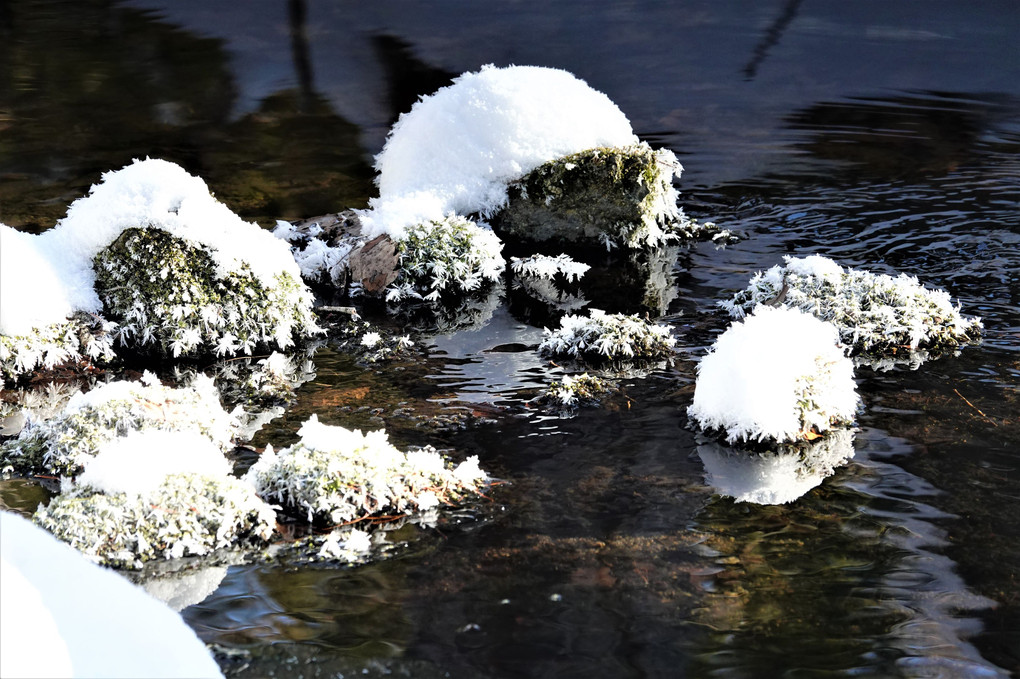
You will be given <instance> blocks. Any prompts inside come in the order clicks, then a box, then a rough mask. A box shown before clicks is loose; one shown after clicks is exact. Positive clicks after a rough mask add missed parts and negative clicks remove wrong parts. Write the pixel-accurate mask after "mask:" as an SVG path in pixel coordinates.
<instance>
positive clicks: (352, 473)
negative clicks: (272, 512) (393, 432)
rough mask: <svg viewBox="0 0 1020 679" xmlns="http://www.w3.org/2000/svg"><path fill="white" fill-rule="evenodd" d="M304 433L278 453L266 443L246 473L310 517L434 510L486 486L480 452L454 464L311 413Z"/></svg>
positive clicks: (343, 519) (266, 493) (332, 521)
mask: <svg viewBox="0 0 1020 679" xmlns="http://www.w3.org/2000/svg"><path fill="white" fill-rule="evenodd" d="M298 434H299V435H300V436H301V441H300V442H298V443H297V444H295V445H293V446H290V447H288V448H284V449H283V450H281V451H280V452H279V453H277V452H275V451H273V450H272V449H271V448H267V449H266V452H265V453H263V455H262V457H261V458H260V459H259V461H258V462H256V463H255V465H253V466H252V467H251V469H250V470H249V471H248V473H247V474H246V475H245V479H246V480H247V481H248V482H249V483H251V484H252V486H253V487H254V488H255V490H256V492H257V493H258V495H259V496H260V497H262V498H264V499H265V500H267V501H269V502H273V503H276V504H279V505H281V506H282V507H283V508H284V510H285V511H288V512H290V513H293V514H296V515H298V516H301V517H304V518H306V519H307V520H308V521H309V522H317V523H320V524H328V525H336V524H344V523H351V522H355V521H359V520H362V519H367V518H369V517H371V516H373V515H378V514H380V513H383V512H389V513H393V512H396V513H398V514H411V513H414V512H423V511H428V510H431V509H434V508H436V507H438V506H440V505H449V504H455V503H456V502H457V501H458V500H459V499H460V498H461V497H463V496H467V495H472V494H476V493H478V492H480V490H481V488H482V487H483V485H484V484H485V482H486V481H487V480H488V477H487V476H486V474H485V473H484V472H483V471H482V470H481V469H479V467H478V458H476V457H471V458H469V459H468V460H467V461H465V462H462V463H460V464H459V465H457V466H456V467H453V466H452V465H451V464H450V463H448V462H447V461H446V460H445V459H444V458H443V457H442V456H441V455H440V454H439V453H438V452H436V450H435V449H433V448H429V447H427V448H423V449H421V450H414V451H410V452H408V453H402V452H401V451H399V450H397V449H396V448H395V447H394V446H393V445H392V444H391V443H390V442H389V439H388V437H387V435H386V432H385V431H382V430H378V431H372V432H368V433H367V434H362V433H361V430H358V429H355V430H353V431H351V430H348V429H345V428H343V427H340V426H332V425H326V424H322V423H320V422H319V420H318V418H317V417H316V416H315V415H312V417H311V418H309V420H308V421H307V422H305V423H304V425H302V427H301V429H300V430H298Z"/></svg>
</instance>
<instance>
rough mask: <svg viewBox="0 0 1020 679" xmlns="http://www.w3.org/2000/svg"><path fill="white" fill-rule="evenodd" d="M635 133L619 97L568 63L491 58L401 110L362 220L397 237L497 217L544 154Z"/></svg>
mask: <svg viewBox="0 0 1020 679" xmlns="http://www.w3.org/2000/svg"><path fill="white" fill-rule="evenodd" d="M637 142H638V139H637V137H636V136H635V135H634V132H633V130H632V129H631V125H630V122H629V121H628V120H627V117H626V116H625V115H624V114H623V112H621V111H620V109H619V108H618V107H617V106H616V104H614V103H613V102H612V101H611V100H610V99H609V97H607V96H606V95H605V94H603V93H601V92H598V91H596V90H594V89H592V88H591V87H590V86H589V85H588V84H587V83H585V82H584V81H583V80H580V79H578V78H576V77H575V76H573V75H572V74H570V73H568V72H567V71H563V70H559V69H555V68H545V67H538V66H508V67H506V68H497V67H495V66H492V65H489V66H483V67H482V69H481V70H480V71H478V72H473V73H465V74H463V75H461V76H460V77H458V78H456V79H455V80H454V82H453V84H452V85H450V86H448V87H444V88H442V89H440V90H438V91H437V92H436V93H435V94H432V95H431V96H428V97H424V98H422V99H421V100H420V101H418V102H417V103H416V104H415V105H414V106H413V107H412V108H411V110H410V111H409V112H407V113H404V114H403V115H401V116H400V118H399V120H397V122H396V124H394V126H393V129H392V130H391V131H390V134H389V137H388V138H387V140H386V144H385V146H384V147H383V150H382V151H381V152H380V153H379V154H378V155H377V156H376V169H377V170H378V171H379V176H378V179H377V182H378V184H379V197H378V198H374V199H372V200H371V201H370V210H368V211H367V212H365V213H363V214H362V215H361V217H362V222H363V224H364V226H365V228H366V234H368V235H373V236H374V235H378V234H381V233H388V234H390V235H391V236H392V237H394V238H398V239H399V238H400V237H401V236H402V235H403V231H404V229H405V228H406V227H407V226H409V225H411V224H415V223H421V222H423V221H426V220H430V219H442V218H443V217H445V216H447V215H448V214H450V213H456V214H461V215H468V214H472V213H479V214H481V215H482V216H483V217H485V216H489V215H491V214H492V213H493V212H494V211H496V210H497V209H498V208H499V207H501V206H502V205H503V204H504V203H505V202H506V199H507V193H506V186H507V183H508V182H510V181H512V180H514V179H516V178H518V177H520V176H522V175H524V174H526V173H527V172H530V171H531V170H533V169H535V168H536V167H538V166H539V165H541V164H542V163H545V162H548V161H550V160H555V159H557V158H562V157H563V156H566V155H570V154H572V153H577V152H579V151H584V150H587V149H590V148H595V147H599V146H626V145H629V144H635V143H637Z"/></svg>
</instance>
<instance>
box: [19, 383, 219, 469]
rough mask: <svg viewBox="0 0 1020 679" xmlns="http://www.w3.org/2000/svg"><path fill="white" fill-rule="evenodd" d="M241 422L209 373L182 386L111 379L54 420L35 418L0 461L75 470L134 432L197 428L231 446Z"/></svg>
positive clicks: (82, 395) (73, 399) (25, 466)
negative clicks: (228, 408) (225, 406)
mask: <svg viewBox="0 0 1020 679" xmlns="http://www.w3.org/2000/svg"><path fill="white" fill-rule="evenodd" d="M235 427H236V420H235V418H234V416H233V415H231V414H229V413H227V412H226V411H224V410H223V408H222V406H221V405H220V402H219V395H218V394H217V392H216V389H215V387H213V383H212V380H210V379H209V378H207V377H199V378H197V379H196V380H195V382H194V384H193V385H192V386H190V387H184V388H179V389H174V388H170V387H163V386H160V385H158V384H154V385H145V384H142V383H139V382H129V381H118V382H110V383H109V384H105V385H103V386H101V387H97V388H95V389H93V390H92V391H89V392H86V393H79V394H76V395H75V396H73V397H71V399H70V400H69V401H68V402H67V405H65V406H64V409H63V411H62V412H61V413H60V414H59V415H57V416H56V417H55V418H53V419H51V420H45V421H38V422H37V421H30V422H29V423H28V425H27V426H26V427H25V428H24V429H23V430H22V431H21V433H20V434H19V435H18V438H16V439H12V440H11V441H8V442H6V443H3V444H0V464H3V465H4V466H9V467H10V468H11V469H12V470H13V471H16V472H18V473H22V474H31V473H48V474H53V475H57V476H74V475H76V474H78V473H79V472H80V471H81V470H82V467H83V465H84V463H85V462H86V461H87V460H88V459H90V458H92V457H93V456H95V454H96V453H97V452H98V450H99V448H100V447H101V446H102V445H104V444H106V443H108V442H110V441H112V440H114V439H115V438H117V437H122V436H126V435H128V434H129V433H130V432H134V431H138V430H148V429H158V430H163V431H189V430H194V431H197V432H199V433H201V434H202V435H203V436H204V437H206V438H207V439H209V440H211V441H213V442H215V444H216V445H217V446H219V447H220V448H221V449H222V450H229V449H230V448H231V447H232V444H231V440H232V438H233V436H234V433H235V431H236V430H235Z"/></svg>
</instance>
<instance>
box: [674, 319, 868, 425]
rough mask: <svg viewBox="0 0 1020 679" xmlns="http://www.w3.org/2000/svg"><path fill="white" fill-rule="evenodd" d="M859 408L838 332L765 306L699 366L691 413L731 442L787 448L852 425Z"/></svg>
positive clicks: (728, 332)
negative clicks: (777, 444) (766, 443)
mask: <svg viewBox="0 0 1020 679" xmlns="http://www.w3.org/2000/svg"><path fill="white" fill-rule="evenodd" d="M859 403H860V398H859V397H858V395H857V387H856V384H855V382H854V367H853V362H852V361H851V360H850V359H849V358H847V357H846V356H845V355H844V353H843V349H842V347H841V346H840V345H839V334H838V332H837V331H836V328H835V326H833V325H832V324H831V323H827V322H825V321H820V320H818V319H817V318H814V317H813V316H811V315H810V314H807V313H805V312H802V311H800V310H798V309H786V308H778V309H777V308H773V307H766V306H761V307H758V308H757V309H756V310H755V312H754V313H753V314H752V315H750V316H748V317H747V318H746V319H745V320H744V321H738V322H735V323H733V324H732V325H731V326H730V327H729V328H728V329H727V330H726V332H724V333H723V334H722V335H720V336H719V338H718V339H716V341H715V343H714V344H713V345H712V348H711V350H710V351H709V353H708V355H706V356H705V357H704V358H702V359H701V362H700V363H699V364H698V378H697V383H696V386H695V390H694V401H693V403H692V405H691V406H690V407H689V408H688V410H687V413H688V415H689V416H690V418H691V420H692V421H693V422H694V423H695V424H696V425H698V426H699V427H701V428H703V429H706V430H715V431H720V432H723V433H725V435H726V440H727V441H728V442H730V443H734V442H736V441H740V440H744V441H775V442H780V443H781V442H784V441H797V440H802V439H811V438H813V437H816V436H817V435H819V434H823V433H825V432H827V431H829V430H830V429H833V428H838V427H842V426H845V425H848V424H851V423H852V422H853V421H854V418H855V417H856V414H857V409H858V406H859Z"/></svg>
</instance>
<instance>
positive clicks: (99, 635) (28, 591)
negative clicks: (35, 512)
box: [0, 512, 223, 679]
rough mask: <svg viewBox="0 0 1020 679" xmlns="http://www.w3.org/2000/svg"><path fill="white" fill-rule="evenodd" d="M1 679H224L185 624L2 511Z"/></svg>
mask: <svg viewBox="0 0 1020 679" xmlns="http://www.w3.org/2000/svg"><path fill="white" fill-rule="evenodd" d="M0 536H2V539H0V571H2V577H0V646H2V647H3V653H0V675H2V676H4V677H109V678H111V679H112V678H114V677H125V678H135V677H168V678H171V677H173V678H177V679H180V678H183V677H194V678H209V677H222V676H223V675H222V673H221V672H220V669H219V667H218V666H217V665H216V662H215V661H214V660H213V658H212V656H211V655H210V653H209V651H208V650H207V649H206V647H205V645H204V644H203V643H202V642H201V641H200V640H199V639H198V637H197V636H195V633H194V632H193V631H192V630H191V628H189V627H188V626H187V625H186V624H185V623H184V621H183V620H182V619H181V617H180V616H179V615H178V614H177V613H175V612H174V611H172V610H171V609H170V608H168V607H167V606H165V605H164V604H162V603H161V602H159V601H157V600H156V599H154V598H152V597H151V596H150V595H149V594H147V593H146V592H145V591H143V590H142V589H141V588H139V587H136V586H135V585H133V584H131V583H130V582H128V581H127V580H125V579H124V578H122V577H121V576H119V575H117V574H116V573H113V572H112V571H109V570H106V569H105V568H101V567H99V566H96V565H95V564H92V563H90V562H88V561H87V560H86V559H85V558H84V557H82V556H81V555H80V554H79V553H78V552H77V551H75V550H74V549H72V548H71V547H68V546H67V545H65V544H63V543H61V542H60V541H58V540H57V539H56V538H54V537H53V536H51V535H50V534H49V533H47V532H46V531H44V530H43V529H41V528H38V527H36V526H33V525H32V523H31V522H29V521H28V520H26V519H24V518H22V517H21V516H18V515H16V514H13V513H11V512H0Z"/></svg>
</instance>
